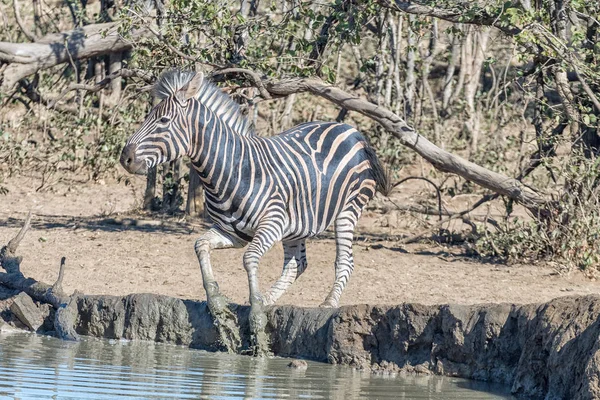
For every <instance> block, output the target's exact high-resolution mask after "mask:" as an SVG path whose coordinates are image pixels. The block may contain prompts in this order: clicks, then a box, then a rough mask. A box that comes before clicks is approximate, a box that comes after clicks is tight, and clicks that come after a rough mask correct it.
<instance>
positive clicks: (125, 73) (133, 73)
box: [47, 69, 154, 108]
mask: <svg viewBox="0 0 600 400" xmlns="http://www.w3.org/2000/svg"><path fill="white" fill-rule="evenodd" d="M134 77H135V78H140V79H142V80H144V81H145V82H147V83H152V82H154V76H153V75H152V74H149V73H147V72H145V71H141V70H130V69H120V70H118V71H116V72H114V73H112V74H110V75H108V76H107V77H106V78H104V79H103V80H101V81H100V82H98V83H96V84H95V85H86V84H83V83H71V84H70V85H69V86H67V88H66V89H65V90H63V91H62V92H61V93H60V94H59V95H58V97H56V98H55V99H53V100H50V101H49V102H48V105H47V106H48V108H53V107H54V106H56V103H58V102H59V101H60V100H62V99H63V98H64V97H65V96H66V95H67V93H69V92H70V91H72V90H86V91H88V92H92V93H95V92H99V91H100V90H102V89H104V88H105V87H106V86H108V84H109V83H110V82H112V81H113V80H114V79H117V78H134Z"/></svg>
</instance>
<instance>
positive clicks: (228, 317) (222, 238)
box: [194, 228, 243, 352]
mask: <svg viewBox="0 0 600 400" xmlns="http://www.w3.org/2000/svg"><path fill="white" fill-rule="evenodd" d="M242 246H243V243H240V242H238V241H236V240H234V239H233V238H231V237H230V236H229V235H228V234H226V233H224V232H222V231H220V230H219V229H218V228H212V229H210V230H209V231H208V232H206V233H204V234H203V235H202V236H200V238H198V240H196V243H195V245H194V248H195V250H196V255H197V256H198V261H199V262H200V270H201V272H202V282H203V285H204V290H205V291H206V302H207V304H208V309H209V311H210V313H211V315H212V316H213V318H214V320H215V325H216V326H217V331H218V333H219V338H220V341H221V343H222V344H223V346H225V348H226V349H227V351H229V352H231V351H233V352H237V351H238V349H239V347H240V345H241V339H240V333H239V327H238V323H237V318H236V316H235V314H234V313H233V312H231V310H230V309H229V301H228V300H227V299H226V298H225V296H223V295H222V294H221V293H220V291H219V285H218V284H217V281H216V280H215V278H214V276H213V272H212V266H211V264H210V252H211V250H214V249H229V248H233V247H242Z"/></svg>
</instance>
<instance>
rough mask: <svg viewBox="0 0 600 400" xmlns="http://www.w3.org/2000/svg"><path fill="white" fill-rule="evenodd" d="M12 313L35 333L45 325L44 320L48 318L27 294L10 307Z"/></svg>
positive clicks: (21, 295)
mask: <svg viewBox="0 0 600 400" xmlns="http://www.w3.org/2000/svg"><path fill="white" fill-rule="evenodd" d="M10 311H11V312H12V313H13V314H14V315H15V316H16V317H17V318H18V319H19V321H21V322H22V323H23V324H24V325H25V326H27V328H29V329H30V330H32V331H33V332H35V331H37V330H38V329H39V328H40V327H41V326H42V325H43V324H44V318H45V317H46V316H47V315H45V313H44V312H43V311H42V310H41V309H40V308H39V307H38V306H37V305H35V303H34V302H33V300H32V299H31V297H29V295H28V294H27V293H25V292H21V293H19V294H18V295H17V296H16V297H15V299H14V301H13V303H12V304H11V305H10Z"/></svg>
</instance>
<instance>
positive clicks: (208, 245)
mask: <svg viewBox="0 0 600 400" xmlns="http://www.w3.org/2000/svg"><path fill="white" fill-rule="evenodd" d="M155 93H156V94H157V95H158V96H159V97H160V98H161V99H162V101H161V102H160V103H159V104H158V105H157V106H156V107H155V108H154V109H153V110H152V111H151V112H150V114H149V115H148V117H147V118H146V120H145V121H144V123H143V124H142V126H141V127H140V129H139V130H138V131H137V132H136V133H135V134H134V135H133V136H132V137H131V138H130V139H129V141H128V142H127V145H126V147H125V148H124V150H123V154H122V157H121V163H122V165H123V166H124V167H125V168H126V169H127V170H128V171H130V172H133V173H143V172H145V171H146V170H147V168H148V167H151V166H154V165H157V164H159V163H162V162H166V161H171V160H174V159H176V158H179V157H182V156H184V155H188V156H189V157H190V159H191V160H192V163H193V166H194V168H195V169H196V170H197V171H198V174H199V176H200V178H201V179H202V182H203V184H204V187H205V189H206V208H207V211H208V214H209V216H210V217H211V219H212V220H213V221H214V226H213V228H212V229H211V230H210V231H208V232H207V233H205V234H204V235H202V237H200V239H198V240H197V242H196V246H195V248H196V253H197V255H198V259H199V261H200V266H201V269H202V275H203V279H204V286H205V288H206V289H207V293H208V294H209V296H210V293H209V292H210V290H211V288H214V287H216V284H215V281H214V277H213V274H212V269H211V266H210V258H209V252H210V250H212V249H216V248H230V247H241V246H246V245H248V248H247V250H246V252H245V255H244V259H243V262H244V267H245V269H246V271H247V273H248V279H249V283H250V301H251V303H252V304H255V303H256V302H257V301H259V302H263V303H264V304H272V303H273V302H275V301H276V300H277V299H278V298H279V297H280V296H281V295H282V294H283V293H284V292H285V290H286V289H287V288H288V287H289V286H290V285H291V284H292V282H293V281H294V280H295V279H297V277H298V276H299V275H300V274H301V273H302V272H303V271H304V270H305V269H306V267H307V261H306V246H305V240H306V239H307V238H310V237H313V236H315V235H317V234H319V233H321V232H323V231H324V230H325V229H327V227H328V226H330V225H331V224H334V226H335V232H336V262H335V282H334V285H333V287H332V289H331V292H330V293H329V295H328V296H327V298H326V300H325V302H324V303H323V305H325V306H332V307H335V306H337V305H338V302H339V298H340V295H341V293H342V291H343V290H344V287H345V286H346V284H347V282H348V279H349V277H350V275H351V274H352V270H353V268H354V262H353V258H352V239H353V231H354V227H355V226H356V223H357V221H358V218H359V217H360V214H361V211H362V209H363V208H364V206H365V205H366V204H367V202H368V201H369V200H370V199H371V198H373V196H374V195H375V191H376V190H380V191H385V190H386V188H387V182H386V176H385V173H384V172H383V170H382V168H381V165H380V164H379V162H378V161H377V158H376V156H375V152H374V151H373V149H372V148H371V147H369V145H368V144H367V142H366V140H365V138H364V137H363V136H362V135H361V134H360V133H359V132H358V131H357V130H356V129H354V128H353V127H351V126H349V125H346V124H342V123H336V122H310V123H305V124H302V125H299V126H296V127H294V128H292V129H290V130H288V131H286V132H284V133H282V134H280V135H278V136H275V137H270V138H264V137H259V136H256V135H255V134H254V133H253V131H252V129H251V127H250V124H249V123H248V121H247V120H246V118H245V117H244V116H243V115H242V114H241V112H240V110H239V107H238V106H237V104H236V103H235V102H233V101H232V100H231V98H229V96H227V95H225V94H224V93H222V92H221V91H220V90H219V89H218V88H217V87H216V86H214V85H213V84H212V83H210V82H208V81H206V80H204V78H203V76H202V75H201V74H194V73H190V72H181V71H173V72H169V73H166V74H164V75H163V76H161V78H160V79H159V82H158V84H157V85H156V89H155ZM278 241H282V242H283V246H284V253H285V257H284V258H285V260H284V267H283V272H282V275H281V277H280V278H279V280H278V281H277V282H276V283H275V284H274V285H273V286H272V287H271V288H270V289H269V290H268V291H267V292H266V293H265V295H264V297H263V296H261V294H260V292H259V289H258V280H257V276H256V274H257V268H258V263H259V260H260V258H261V257H262V255H263V254H264V253H265V252H267V251H268V250H269V249H270V248H271V247H272V246H273V245H274V244H275V243H276V242H278Z"/></svg>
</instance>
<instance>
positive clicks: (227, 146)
mask: <svg viewBox="0 0 600 400" xmlns="http://www.w3.org/2000/svg"><path fill="white" fill-rule="evenodd" d="M191 107H192V109H191V110H190V111H189V112H190V115H193V117H192V118H191V121H192V126H193V127H194V129H193V130H192V137H191V146H190V150H189V156H190V159H191V161H192V165H193V166H194V168H195V169H196V171H198V174H199V175H200V179H201V180H202V182H203V183H204V186H205V188H206V189H207V190H208V191H210V192H218V191H219V190H221V189H223V187H224V186H225V185H227V183H228V182H229V181H230V179H231V177H232V176H233V175H235V174H237V173H238V171H239V170H240V168H243V160H244V147H245V142H246V141H248V140H250V138H249V137H244V136H240V135H239V134H237V133H236V132H234V131H233V129H232V128H231V127H230V125H229V124H228V123H226V122H225V121H223V119H222V118H221V117H220V116H219V115H216V114H215V113H214V112H213V110H212V109H211V108H209V107H206V106H205V105H204V103H201V102H199V101H194V102H193V103H192V105H191Z"/></svg>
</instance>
